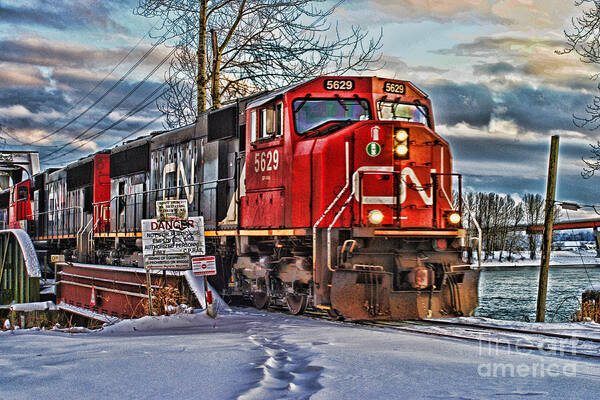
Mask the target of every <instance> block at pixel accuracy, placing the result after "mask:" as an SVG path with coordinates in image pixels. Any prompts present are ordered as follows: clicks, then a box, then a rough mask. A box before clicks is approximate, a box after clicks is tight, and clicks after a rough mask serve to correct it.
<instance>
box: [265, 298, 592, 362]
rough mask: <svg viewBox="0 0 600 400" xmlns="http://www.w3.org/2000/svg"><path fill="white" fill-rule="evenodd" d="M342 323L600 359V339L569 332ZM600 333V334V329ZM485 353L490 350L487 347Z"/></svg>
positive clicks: (310, 314) (440, 323)
mask: <svg viewBox="0 0 600 400" xmlns="http://www.w3.org/2000/svg"><path fill="white" fill-rule="evenodd" d="M269 311H274V312H279V313H285V314H287V312H286V309H285V307H271V308H269ZM290 316H291V315H290ZM298 317H303V318H309V319H318V320H324V319H325V320H331V319H330V318H329V317H328V315H327V313H324V312H321V311H316V310H307V311H306V312H305V313H304V315H302V316H298ZM339 323H342V324H347V325H354V326H356V325H358V326H364V327H370V328H378V329H386V330H395V331H401V332H408V333H414V334H421V335H429V336H437V337H442V338H449V339H457V340H466V341H471V342H478V343H480V344H481V345H482V346H483V345H485V346H488V348H489V349H490V351H495V350H496V347H495V346H498V348H501V347H503V348H508V349H514V350H527V351H536V352H541V353H546V354H557V355H569V356H576V357H585V358H594V359H600V337H599V338H588V337H583V336H577V335H569V334H566V333H556V332H546V331H537V330H532V329H520V328H515V327H507V326H495V325H490V324H476V323H465V322H457V321H446V320H435V321H432V320H421V321H387V320H372V321H344V322H339ZM598 333H599V335H600V330H599V332H598ZM484 350H485V351H487V348H484Z"/></svg>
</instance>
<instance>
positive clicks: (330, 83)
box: [323, 79, 354, 90]
mask: <svg viewBox="0 0 600 400" xmlns="http://www.w3.org/2000/svg"><path fill="white" fill-rule="evenodd" d="M323 87H324V88H325V90H354V80H352V79H325V80H324V81H323Z"/></svg>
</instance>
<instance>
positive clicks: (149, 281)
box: [146, 268, 152, 316]
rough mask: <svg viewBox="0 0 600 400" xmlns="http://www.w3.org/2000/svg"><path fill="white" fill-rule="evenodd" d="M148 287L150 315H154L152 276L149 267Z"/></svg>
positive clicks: (147, 270) (147, 273)
mask: <svg viewBox="0 0 600 400" xmlns="http://www.w3.org/2000/svg"><path fill="white" fill-rule="evenodd" d="M146 289H147V291H148V315H150V316H152V276H151V275H150V270H149V269H148V268H146Z"/></svg>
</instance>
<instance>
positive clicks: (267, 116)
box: [250, 102, 283, 142]
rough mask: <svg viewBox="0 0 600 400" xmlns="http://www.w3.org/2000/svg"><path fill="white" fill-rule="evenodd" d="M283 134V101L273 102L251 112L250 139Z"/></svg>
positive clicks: (257, 139) (265, 138)
mask: <svg viewBox="0 0 600 400" xmlns="http://www.w3.org/2000/svg"><path fill="white" fill-rule="evenodd" d="M281 136H283V103H281V102H279V103H277V104H274V105H273V104H271V105H268V106H267V107H264V108H261V109H258V110H252V111H251V112H250V141H251V142H256V141H261V140H268V139H273V138H276V137H281Z"/></svg>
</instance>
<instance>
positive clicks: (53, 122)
mask: <svg viewBox="0 0 600 400" xmlns="http://www.w3.org/2000/svg"><path fill="white" fill-rule="evenodd" d="M152 29H154V26H152V27H151V28H150V30H148V32H146V33H145V34H144V36H142V38H141V39H140V40H139V41H138V42H137V43H136V44H135V46H133V47H132V48H131V49H130V50H129V51H128V52H127V54H125V56H124V57H123V58H121V60H119V62H118V63H117V64H116V65H115V66H114V67H113V69H112V70H111V71H110V72H109V73H108V74H106V75H105V76H104V78H102V79H101V80H100V81H98V82H97V83H96V85H95V86H94V87H93V88H92V90H90V91H89V92H87V93H86V94H85V95H84V96H82V97H81V98H80V99H79V100H77V101H76V102H75V104H73V105H72V106H71V107H69V109H68V110H67V111H65V115H68V114H69V113H70V112H71V111H72V110H73V109H74V108H75V107H77V106H78V105H79V104H81V103H82V102H83V101H84V100H85V99H87V98H88V97H89V96H90V94H92V93H93V92H94V91H95V90H96V89H98V87H99V86H100V85H102V84H103V83H104V82H105V81H106V79H108V77H109V76H111V75H112V74H113V73H114V72H115V70H116V69H117V68H119V67H120V66H121V64H123V62H124V61H125V60H126V59H127V57H129V56H130V55H131V53H133V51H134V50H135V49H137V48H138V47H139V45H140V44H141V43H142V41H143V40H144V39H145V38H146V36H148V35H149V34H150V32H151V31H152ZM59 119H60V118H59V117H56V118H55V119H53V120H52V121H50V123H49V124H48V126H47V127H48V128H50V127H51V126H52V125H54V124H55V123H56V121H58V120H59ZM43 139H44V138H41V139H37V140H34V141H33V142H31V144H34V143H37V142H39V141H41V140H43Z"/></svg>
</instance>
